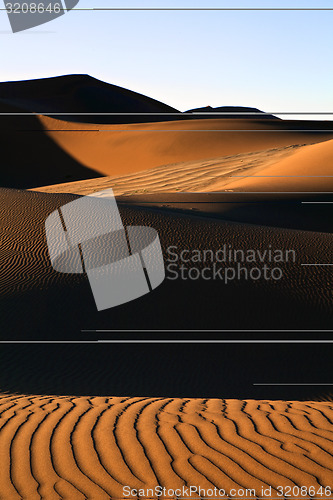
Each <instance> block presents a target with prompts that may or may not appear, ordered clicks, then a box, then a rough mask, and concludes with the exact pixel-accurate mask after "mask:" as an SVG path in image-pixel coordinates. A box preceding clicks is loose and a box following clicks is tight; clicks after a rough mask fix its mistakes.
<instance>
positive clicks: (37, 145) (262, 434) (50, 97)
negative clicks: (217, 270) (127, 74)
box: [0, 75, 333, 500]
mask: <svg viewBox="0 0 333 500" xmlns="http://www.w3.org/2000/svg"><path fill="white" fill-rule="evenodd" d="M0 95H1V98H0V111H1V112H2V113H4V112H6V113H13V112H15V113H21V112H26V111H29V112H32V113H34V114H33V115H30V116H26V117H22V116H4V115H2V116H1V117H0V134H1V139H2V148H3V158H4V159H5V162H3V165H2V168H1V174H0V185H1V186H2V188H1V189H0V241H1V245H0V300H1V316H0V336H1V340H4V341H5V342H6V343H5V344H2V346H1V351H0V365H1V375H0V460H1V468H0V498H1V499H2V498H3V499H4V500H14V499H20V498H24V499H28V500H33V499H38V498H43V499H47V500H49V499H62V498H64V499H69V500H72V499H76V498H78V499H85V498H87V499H88V498H89V499H96V500H97V499H98V500H99V499H110V498H113V499H119V498H124V497H125V496H124V491H123V486H128V487H131V488H134V489H137V490H138V489H142V490H143V493H142V494H139V493H138V494H137V492H134V493H133V495H131V497H132V498H133V497H134V498H137V497H138V496H141V497H143V498H147V497H150V498H151V497H152V496H154V495H151V493H148V492H147V489H149V488H154V487H155V486H157V485H160V486H162V487H166V488H168V489H175V488H181V487H183V486H185V487H186V486H187V487H188V486H200V487H201V488H204V489H206V490H208V489H209V488H214V487H217V488H220V489H225V490H226V493H227V494H228V495H229V497H230V496H233V497H236V498H243V497H244V496H246V497H251V496H252V497H253V496H256V497H259V498H262V497H263V496H264V494H263V492H262V488H265V489H269V488H272V489H271V490H268V491H269V493H268V494H267V493H266V497H268V498H278V487H295V486H296V488H297V487H303V488H304V487H305V488H310V487H314V488H315V491H314V492H313V489H312V490H308V493H309V494H310V495H311V496H312V497H316V496H317V497H318V498H320V497H322V498H332V497H333V495H332V494H331V493H330V492H329V493H328V494H326V495H324V496H321V493H320V488H321V487H325V486H328V487H331V488H332V489H333V459H332V456H333V427H332V423H333V404H332V394H331V392H330V391H331V387H328V386H327V385H325V384H326V383H329V382H330V381H331V379H330V377H331V359H332V355H331V352H330V351H331V349H330V344H324V343H309V344H299V343H298V342H297V340H299V338H300V332H301V335H302V336H304V337H306V338H307V339H311V338H312V337H313V335H314V332H318V333H315V335H316V337H315V339H317V340H318V339H319V340H320V339H324V340H325V339H330V335H331V333H330V331H331V327H332V305H333V304H332V293H331V268H330V267H329V266H322V265H319V266H318V265H313V264H318V263H321V264H325V263H332V261H333V260H332V258H333V254H332V251H333V250H332V249H333V245H332V209H331V208H330V207H331V206H332V205H331V204H329V203H327V202H332V201H333V199H332V194H331V193H332V191H333V189H332V179H333V177H332V174H333V173H332V155H333V140H332V123H331V122H324V121H322V122H309V121H302V120H300V121H297V122H296V121H288V120H278V119H276V118H274V117H269V116H268V117H265V119H264V120H262V119H259V118H258V117H255V118H254V117H245V116H243V117H242V119H234V117H231V118H229V119H226V118H224V119H221V118H219V117H218V115H216V117H215V118H212V117H206V118H203V117H201V118H197V117H195V116H191V115H190V114H187V115H186V116H178V115H176V113H178V112H177V110H175V109H173V108H170V107H169V106H167V105H164V104H163V103H160V102H158V101H155V100H152V99H149V98H147V97H145V96H142V95H139V94H137V93H134V92H131V91H128V90H125V89H120V88H119V87H115V86H111V85H108V84H105V83H103V82H99V81H97V80H95V79H92V78H91V77H88V76H84V75H71V76H67V77H60V78H52V79H45V80H37V81H33V82H19V83H16V84H15V83H13V82H9V83H5V84H0ZM46 108H47V109H46ZM249 109H250V108H249ZM71 110H73V112H80V113H83V114H81V115H80V116H75V117H71V118H70V117H68V116H64V115H63V116H58V117H57V118H55V117H51V116H42V115H41V114H40V113H43V112H45V111H49V112H60V113H64V112H65V111H71ZM98 110H100V111H110V112H114V111H115V112H119V113H127V112H129V113H131V112H132V111H133V110H134V111H135V112H136V115H131V116H129V115H125V117H124V115H117V116H115V115H114V116H113V117H112V118H111V117H110V116H102V115H97V114H96V115H94V116H92V115H89V113H90V112H92V111H95V112H96V111H98ZM217 111H218V110H217ZM85 113H86V114H85ZM145 113H156V114H155V115H153V116H154V117H153V116H152V115H150V116H149V117H147V115H146V114H145ZM109 187H112V188H113V189H114V192H115V193H116V196H117V202H118V206H119V210H120V215H121V218H122V221H123V223H124V225H125V226H128V225H134V226H136V225H142V226H150V227H153V228H155V229H156V230H157V231H158V233H159V237H160V241H161V246H162V251H163V255H164V258H165V264H166V265H167V264H168V259H170V253H169V247H170V245H172V246H173V248H175V247H176V248H177V252H178V255H179V254H180V252H182V251H184V250H185V251H186V252H188V254H191V252H193V251H199V252H203V251H204V250H206V249H210V250H212V251H213V252H216V251H218V250H219V249H221V248H222V247H223V246H224V245H229V247H231V248H233V249H237V250H241V251H244V252H245V251H247V250H248V249H251V248H252V249H256V250H259V251H262V252H263V251H267V249H269V248H273V249H280V250H281V251H282V252H287V251H290V250H292V251H294V252H295V256H296V258H295V260H292V261H289V262H287V263H284V264H282V265H281V266H282V271H283V278H282V279H281V280H280V281H278V282H276V281H274V280H258V281H256V280H247V279H245V278H244V276H243V277H242V278H241V279H239V280H233V281H231V282H230V283H228V284H226V283H225V282H223V281H221V280H219V279H216V280H213V281H206V280H204V279H197V280H189V279H183V280H180V279H177V280H171V279H169V278H170V269H167V270H166V279H165V281H164V282H163V283H162V284H161V286H159V287H158V288H157V289H156V290H154V292H153V293H150V294H148V295H145V296H142V297H140V298H139V299H137V300H135V301H132V302H129V303H127V304H123V305H121V306H119V307H116V308H113V309H109V310H105V311H103V312H101V313H98V312H97V310H96V307H95V303H94V301H93V297H92V293H91V290H90V287H89V283H88V280H87V279H86V276H85V275H70V274H62V273H58V272H56V271H55V270H54V269H53V268H52V267H51V264H50V260H49V255H48V249H47V244H46V237H45V219H46V218H47V216H48V215H49V214H50V213H51V212H52V211H54V210H56V209H58V208H59V207H61V206H62V205H64V204H66V203H68V202H70V201H72V200H74V199H76V198H77V197H78V196H81V195H86V194H90V193H93V192H96V191H100V190H102V189H107V188H109ZM8 188H12V189H8ZM27 188H30V189H31V190H30V191H29V190H27ZM304 202H306V203H304ZM314 202H315V203H314ZM102 250H103V249H102ZM308 264H309V265H308ZM191 265H192V264H191V263H189V262H187V263H186V264H185V266H184V269H185V272H188V270H189V268H190V267H191ZM206 265H207V263H205V262H201V263H197V264H195V265H194V267H196V269H198V270H199V271H200V272H201V271H202V270H203V268H204V267H205V266H206ZM208 266H210V263H208ZM226 267H227V263H225V262H224V263H223V262H222V263H221V268H222V271H223V272H225V270H226ZM243 268H244V271H243V273H247V272H249V271H250V270H251V264H250V263H244V264H243ZM176 269H178V270H179V267H178V266H176ZM158 330H159V333H156V331H158ZM162 330H167V334H166V333H163V332H162ZM179 330H182V333H179V332H178V331H179ZM184 330H185V331H184ZM189 330H201V331H200V332H197V333H194V332H192V333H191V338H192V337H193V338H194V340H195V339H200V340H201V341H203V343H201V344H196V343H191V340H189ZM210 330H212V331H210ZM304 330H306V331H307V333H306V332H304ZM268 332H269V333H268ZM319 332H320V333H319ZM124 335H126V338H127V339H128V340H132V341H133V342H134V343H130V344H128V343H127V344H125V343H123V341H124ZM272 336H273V337H274V338H275V337H276V336H278V338H279V339H280V340H283V339H284V340H287V341H288V343H282V342H281V343H269V342H268V343H261V340H265V341H267V340H269V339H271V338H272ZM165 338H167V339H169V340H170V339H171V340H178V341H180V342H179V343H178V344H175V343H165V341H164V339H165ZM221 338H223V339H224V340H226V341H227V342H226V343H224V344H216V343H212V342H213V341H216V340H219V339H221ZM235 339H236V340H237V343H236V341H235ZM260 339H261V340H260ZM105 340H109V341H110V342H107V343H106V342H105ZM253 340H254V342H252V343H249V342H250V341H253ZM82 341H83V342H82ZM138 341H139V342H141V341H143V342H144V343H140V344H137V343H135V342H138ZM229 341H230V342H231V343H229ZM16 342H17V343H16ZM307 383H308V384H309V385H304V384H307ZM270 384H272V385H270ZM311 384H316V385H311ZM319 384H322V385H319ZM105 395H109V396H105ZM246 489H254V492H250V493H249V494H245V495H244V491H245V490H246ZM233 490H234V491H235V493H231V492H232V491H233ZM310 492H311V493H310ZM309 494H308V495H305V496H303V495H302V494H301V498H309ZM183 495H184V496H185V498H186V493H183ZM299 495H300V494H299V492H298V490H297V489H296V490H293V491H292V493H291V496H292V497H294V498H295V497H296V498H297V497H298V498H299ZM166 496H167V498H170V497H174V495H172V494H169V495H166ZM178 496H182V495H178ZM203 496H205V495H203V494H198V493H197V492H196V493H193V495H192V497H195V498H200V497H201V498H202V497H203ZM208 496H211V495H210V494H209V493H208ZM284 496H285V497H287V496H288V493H285V495H284Z"/></svg>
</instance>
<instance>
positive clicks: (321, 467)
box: [0, 394, 333, 500]
mask: <svg viewBox="0 0 333 500" xmlns="http://www.w3.org/2000/svg"><path fill="white" fill-rule="evenodd" d="M0 412H1V422H2V423H1V428H0V430H1V437H2V439H1V442H0V457H1V464H2V467H1V472H0V496H1V498H4V499H8V500H9V499H10V500H16V499H17V500H19V499H21V498H26V499H33V498H45V499H48V500H53V499H61V498H68V499H69V498H70V499H73V500H74V499H84V498H91V499H96V500H97V499H98V500H102V499H103V500H104V499H105V500H109V499H110V497H112V498H124V496H125V497H126V495H124V490H123V487H124V486H127V487H130V488H131V489H136V490H140V489H142V492H143V493H142V494H141V497H143V498H151V497H152V496H153V495H152V493H150V492H149V491H147V490H148V489H149V488H155V487H157V486H160V487H162V488H163V487H165V488H167V489H168V490H171V489H174V490H175V489H178V488H183V487H184V488H185V489H186V487H189V486H196V487H199V486H200V487H201V488H202V489H205V490H206V491H208V490H210V489H213V488H214V487H216V488H217V489H224V490H225V492H226V495H228V494H229V495H231V496H234V497H237V498H239V497H243V496H244V497H246V498H258V497H263V493H262V491H263V490H262V488H264V489H265V490H266V491H267V492H270V494H269V493H268V494H267V498H276V497H277V495H278V494H280V493H281V490H279V487H280V488H288V487H289V488H291V491H293V490H292V488H294V487H296V488H297V487H299V488H300V487H303V488H308V489H309V490H308V491H310V487H312V488H314V489H315V491H319V489H320V487H321V486H322V487H324V488H325V486H331V487H332V476H333V458H332V454H333V441H332V437H333V432H332V422H333V405H332V403H331V402H326V403H324V402H320V403H319V402H297V401H290V402H287V401H269V400H263V401H255V400H243V401H242V400H240V401H239V400H222V399H178V398H163V397H160V398H151V397H150V398H149V397H134V398H130V397H81V398H79V397H74V396H72V397H70V396H67V397H66V396H29V395H20V396H18V395H10V394H4V395H2V396H1V398H0ZM270 488H271V490H270ZM246 490H248V491H247V492H246ZM250 490H252V491H250ZM125 491H126V492H127V491H128V490H125ZM285 491H288V490H285ZM294 491H297V490H294ZM311 491H313V490H311ZM145 492H146V493H145ZM233 492H235V493H233ZM185 495H186V493H185ZM208 495H209V496H212V495H210V494H208ZM136 496H137V495H136V494H135V492H134V494H133V493H132V494H131V496H130V498H136ZM164 496H165V497H166V498H172V497H173V496H174V495H172V493H169V495H168V494H166V495H164ZM178 496H180V495H178ZM191 496H192V497H193V498H198V497H201V496H202V495H198V493H195V492H193V493H192V494H191ZM294 496H296V497H297V496H298V495H297V494H296V495H294ZM325 498H332V494H331V495H327V496H325Z"/></svg>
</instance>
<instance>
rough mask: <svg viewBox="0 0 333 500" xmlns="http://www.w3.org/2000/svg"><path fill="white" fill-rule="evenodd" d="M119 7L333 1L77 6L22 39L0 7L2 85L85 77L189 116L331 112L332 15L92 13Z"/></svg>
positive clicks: (326, 4)
mask: <svg viewBox="0 0 333 500" xmlns="http://www.w3.org/2000/svg"><path fill="white" fill-rule="evenodd" d="M6 1H7V0H6ZM119 6H121V7H122V8H124V7H134V8H137V7H156V8H161V7H168V8H170V7H178V8H179V7H184V8H189V7H195V8H200V7H212V8H217V7H230V6H232V7H233V8H236V7H240V8H249V7H258V8H274V7H278V8H281V7H286V8H291V7H295V8H320V7H322V8H332V7H333V4H332V1H331V0H320V1H319V0H318V1H316V0H312V1H310V0H303V1H300V0H293V1H291V0H284V2H281V0H275V1H272V0H256V2H255V1H254V0H252V1H250V0H232V1H229V2H227V1H225V0H210V1H209V2H207V0H182V1H181V2H180V0H165V1H162V0H150V1H147V0H141V1H138V0H121V2H120V1H118V2H115V1H114V0H80V2H79V4H78V5H77V8H80V9H87V10H80V11H72V12H70V13H68V14H66V15H64V16H61V17H60V18H59V19H56V20H54V21H52V22H50V23H48V24H45V25H42V26H40V27H38V28H34V29H31V30H28V31H25V32H21V33H16V34H13V33H12V32H11V31H10V25H9V21H8V18H7V14H6V12H5V11H4V10H1V11H0V44H1V49H2V50H1V53H0V80H1V81H8V80H22V79H31V78H41V77H47V76H56V75H61V74H70V73H86V74H90V75H92V76H94V77H96V78H99V79H101V80H104V81H107V82H109V83H113V84H116V85H120V86H122V87H126V88H129V89H131V90H135V91H137V92H140V93H143V94H145V95H149V96H150V97H153V98H155V99H158V100H161V101H163V102H165V103H166V104H169V105H171V106H174V107H176V108H178V109H180V110H182V111H183V110H186V109H190V108H193V107H201V106H207V105H210V106H224V105H227V106H253V107H257V108H259V109H262V110H264V111H267V112H275V113H278V112H329V111H330V112H333V92H332V88H333V57H332V53H333V32H332V29H331V27H332V25H333V10H331V11H305V10H303V11H290V10H284V11H262V10H261V11H245V10H237V11H235V10H233V11H193V10H186V11H175V10H170V11H156V10H155V11H154V10H151V11H123V10H122V11H106V10H101V11H98V10H88V9H92V8H93V7H101V8H107V7H108V8H110V7H119ZM332 117H333V115H331V116H329V117H328V116H326V118H327V119H332ZM313 118H314V119H322V118H325V117H323V116H321V115H317V116H314V117H313Z"/></svg>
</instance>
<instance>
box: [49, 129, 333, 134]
mask: <svg viewBox="0 0 333 500" xmlns="http://www.w3.org/2000/svg"><path fill="white" fill-rule="evenodd" d="M52 132H71V131H70V130H53V131H52ZM79 132H88V131H85V130H84V129H82V130H79ZM92 132H103V133H106V132H200V133H201V132H226V133H229V132H263V133H266V132H267V133H268V132H269V133H270V132H276V133H277V132H281V133H285V134H287V133H289V132H299V133H303V134H305V133H325V134H332V133H333V130H321V129H314V130H308V129H286V130H280V129H279V130H275V129H272V130H266V129H253V130H249V129H244V130H239V129H236V130H231V129H230V130H223V129H212V130H211V129H205V130H198V129H195V130H191V129H189V130H179V129H175V130H173V129H161V130H151V129H138V130H127V129H120V130H118V129H114V130H107V129H99V130H96V131H95V130H92Z"/></svg>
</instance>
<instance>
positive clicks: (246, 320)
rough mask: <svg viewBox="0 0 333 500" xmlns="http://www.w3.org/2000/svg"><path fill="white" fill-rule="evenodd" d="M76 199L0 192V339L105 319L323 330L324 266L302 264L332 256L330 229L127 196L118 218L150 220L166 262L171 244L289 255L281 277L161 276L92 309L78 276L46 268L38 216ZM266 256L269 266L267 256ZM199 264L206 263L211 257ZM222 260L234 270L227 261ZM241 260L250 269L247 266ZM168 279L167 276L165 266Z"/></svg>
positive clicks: (61, 331)
mask: <svg viewBox="0 0 333 500" xmlns="http://www.w3.org/2000/svg"><path fill="white" fill-rule="evenodd" d="M75 198H76V197H75V196H74V195H66V194H50V193H37V192H32V191H17V190H6V189H2V190H1V198H0V202H1V205H0V237H1V247H0V293H1V305H2V314H1V318H0V322H1V335H2V336H3V338H5V339H6V338H9V339H13V338H14V337H15V338H26V337H27V336H30V338H31V337H32V338H55V337H54V336H56V338H59V337H61V338H68V335H70V336H71V338H80V339H81V338H82V334H81V329H87V328H94V329H99V328H101V329H103V328H110V325H112V328H116V329H117V328H119V329H133V328H135V329H147V328H148V329H155V328H162V329H165V328H167V329H179V328H181V329H182V328H187V329H188V328H194V329H196V328H204V329H207V328H212V329H216V328H218V329H228V328H231V329H239V328H240V329H243V328H247V329H249V328H250V329H252V328H253V329H258V328H259V329H265V328H269V329H271V328H273V329H275V328H288V329H290V328H296V329H299V328H305V329H311V328H323V329H327V328H330V327H331V310H332V295H331V292H330V287H329V286H328V283H329V281H330V278H331V275H330V269H329V268H328V267H317V266H307V267H305V266H301V264H302V263H310V264H311V263H319V262H323V263H325V262H328V263H329V262H332V248H333V247H332V234H329V233H321V232H314V231H311V226H310V227H309V228H308V229H310V230H304V229H303V230H295V229H286V228H274V227H269V226H264V225H260V224H258V225H251V224H246V223H243V222H239V223H235V222H229V221H228V220H218V219H212V218H210V217H206V218H203V217H200V216H197V215H192V214H184V213H183V214H180V213H175V212H172V211H171V210H169V209H168V208H167V209H166V208H163V209H150V208H147V206H143V207H140V206H133V205H132V206H131V205H130V203H129V202H130V200H127V202H126V201H125V200H123V202H122V203H121V204H120V206H119V208H120V213H121V217H122V219H123V223H124V224H125V225H133V226H136V225H142V226H150V227H153V228H155V229H156V230H157V231H158V233H159V237H160V240H161V245H162V249H163V252H164V256H165V259H166V260H165V265H166V267H167V266H168V265H169V264H170V262H169V261H170V260H171V258H172V257H171V256H170V254H169V251H168V248H169V247H170V246H176V247H177V249H178V250H177V252H178V254H179V252H180V251H181V250H183V249H188V250H189V251H193V250H200V251H203V250H204V249H210V250H211V251H212V252H213V253H214V252H217V251H218V250H220V249H221V248H223V246H224V245H230V246H231V248H233V249H243V251H245V250H247V249H249V248H252V249H261V250H262V251H265V250H266V251H267V250H268V249H269V248H272V249H279V250H280V251H283V252H285V251H286V250H289V249H292V250H294V252H295V261H289V262H288V263H285V262H283V263H282V273H283V278H282V279H281V280H280V281H279V282H275V281H273V280H263V279H261V280H257V281H251V280H247V279H246V276H244V274H242V275H241V278H240V279H239V280H238V279H236V280H233V281H231V282H229V283H228V284H227V285H225V283H224V281H223V276H222V278H221V277H220V278H219V277H217V278H216V279H214V280H209V281H205V280H204V279H197V280H183V279H181V278H180V276H179V277H178V278H177V279H176V280H172V279H166V280H165V281H164V282H163V284H162V285H161V286H159V287H158V288H157V289H156V290H154V291H153V293H150V294H147V295H144V296H142V297H140V298H139V299H137V300H135V301H132V302H129V303H127V304H124V305H122V306H119V307H115V308H112V309H109V310H106V311H103V312H100V313H98V312H97V310H96V307H95V304H94V301H93V298H92V294H91V290H90V287H89V283H88V281H87V279H86V277H85V276H84V275H71V274H63V273H58V272H56V271H54V270H53V268H52V267H51V264H50V261H49V256H48V251H47V245H46V238H45V227H44V224H45V219H46V217H47V216H48V215H49V214H50V213H51V212H52V211H53V210H55V209H56V208H58V207H59V206H61V205H63V204H65V203H67V202H69V201H72V200H73V199H75ZM215 205H216V204H215ZM228 206H229V205H228ZM310 206H311V205H310ZM262 207H263V205H259V209H258V210H260V212H264V213H265V210H262ZM278 209H279V207H278ZM199 215H200V213H199ZM286 219H287V217H286ZM304 220H305V222H307V219H306V218H304ZM266 263H267V265H268V266H269V267H270V268H271V267H272V263H269V262H266ZM181 264H182V263H181V262H178V264H177V266H176V269H177V270H178V272H179V271H180V269H179V267H180V265H181ZM206 265H207V264H206V263H205V262H203V261H201V262H199V263H192V262H188V263H186V264H185V267H198V268H199V269H201V268H203V267H206ZM208 265H209V266H210V267H212V266H213V262H208ZM216 265H217V266H218V267H221V268H222V269H225V268H227V267H228V266H229V264H228V261H226V262H221V263H218V262H217V263H216ZM231 265H232V267H234V266H235V263H231ZM245 265H247V266H248V267H249V268H250V267H251V266H252V265H253V264H251V263H249V264H245ZM223 272H224V271H223ZM167 276H168V277H169V278H172V274H171V272H170V271H168V267H167ZM36 304H38V307H36ZM152 311H154V314H152Z"/></svg>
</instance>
